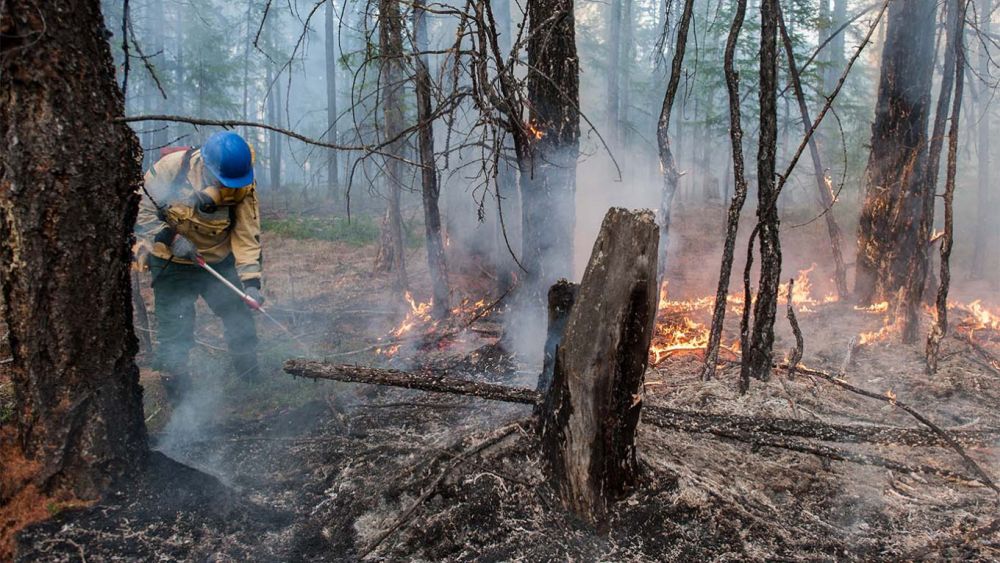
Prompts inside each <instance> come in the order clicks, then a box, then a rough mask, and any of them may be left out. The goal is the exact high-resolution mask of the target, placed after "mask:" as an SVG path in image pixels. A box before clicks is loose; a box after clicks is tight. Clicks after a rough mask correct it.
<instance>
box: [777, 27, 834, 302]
mask: <svg viewBox="0 0 1000 563" xmlns="http://www.w3.org/2000/svg"><path fill="white" fill-rule="evenodd" d="M779 10H780V8H779ZM778 18H779V24H780V28H781V40H782V42H783V43H784V45H785V55H786V56H787V58H788V73H789V76H790V78H791V81H792V87H793V89H794V90H795V98H796V100H797V101H798V104H799V114H800V116H801V117H802V127H803V129H804V132H805V134H806V135H809V129H810V128H811V127H812V119H811V118H810V117H809V108H808V107H807V106H806V98H805V94H804V93H803V91H802V81H801V79H800V77H799V71H798V66H797V65H796V63H795V51H794V49H793V48H792V39H791V37H789V35H788V30H787V29H786V28H785V19H784V17H783V16H782V15H781V13H780V11H779V14H778ZM809 155H810V156H811V157H812V163H813V175H814V176H815V177H816V190H817V192H818V193H819V200H820V204H821V205H822V206H823V210H824V211H825V213H824V214H823V217H824V219H825V220H826V230H827V233H828V234H829V235H830V254H831V255H832V256H833V268H834V274H833V279H834V282H835V283H836V285H837V296H838V297H839V298H840V299H841V300H846V299H847V297H848V291H847V270H846V268H845V267H844V255H843V252H841V249H840V242H841V234H840V226H839V225H838V224H837V219H836V217H834V214H833V209H832V208H833V193H832V192H831V190H830V184H829V182H828V181H827V179H826V172H825V171H824V169H823V162H822V159H821V158H820V154H819V147H818V146H817V145H816V140H815V138H814V137H810V138H809Z"/></svg>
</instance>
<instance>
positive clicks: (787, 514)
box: [18, 217, 1000, 561]
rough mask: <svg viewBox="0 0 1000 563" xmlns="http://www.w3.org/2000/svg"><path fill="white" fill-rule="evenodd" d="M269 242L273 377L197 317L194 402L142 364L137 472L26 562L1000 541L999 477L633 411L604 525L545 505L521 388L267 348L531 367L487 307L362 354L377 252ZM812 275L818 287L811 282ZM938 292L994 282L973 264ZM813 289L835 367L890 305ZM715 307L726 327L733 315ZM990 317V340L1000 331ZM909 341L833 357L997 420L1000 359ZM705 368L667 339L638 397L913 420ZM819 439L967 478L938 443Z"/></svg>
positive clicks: (695, 291) (882, 547)
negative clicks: (232, 361) (443, 390)
mask: <svg viewBox="0 0 1000 563" xmlns="http://www.w3.org/2000/svg"><path fill="white" fill-rule="evenodd" d="M698 219H699V218H698V217H687V218H685V217H682V218H681V220H680V221H679V227H678V228H677V229H676V230H675V232H678V233H694V234H697V229H694V228H687V229H686V228H684V225H685V220H686V221H688V223H687V225H688V227H691V224H692V222H697V220H698ZM820 232H821V231H820ZM694 234H692V235H690V236H688V237H687V238H685V237H684V236H683V235H682V236H681V237H680V240H679V241H678V242H677V243H676V248H675V251H676V252H675V254H676V255H677V256H678V258H677V263H678V264H682V265H683V264H686V265H690V267H687V268H678V272H679V273H678V274H677V275H675V276H674V277H673V278H672V279H671V288H672V289H671V291H672V298H682V297H696V296H702V295H706V294H709V293H711V291H712V288H711V284H712V283H713V282H712V281H711V280H712V279H713V276H714V274H712V273H711V269H712V268H715V267H717V266H715V265H714V263H715V257H716V256H717V253H716V252H714V251H713V249H712V248H710V247H706V246H705V243H704V239H705V237H701V236H694ZM806 235H808V236H806ZM810 237H812V238H810ZM799 239H800V240H799V241H798V242H799V245H796V246H793V247H792V248H786V264H788V267H787V271H794V270H795V269H799V268H806V267H808V266H809V265H810V262H812V261H816V260H817V257H816V256H817V255H822V251H821V249H822V248H825V247H824V246H822V238H821V237H820V236H819V235H812V234H809V233H806V234H805V235H802V236H800V237H799ZM265 242H266V244H267V245H268V249H269V264H268V275H269V280H270V284H269V288H268V291H269V294H270V301H271V306H272V310H273V311H274V313H275V315H276V316H277V317H278V319H279V320H280V321H281V322H283V323H284V324H286V325H287V326H288V327H289V329H290V331H291V332H292V333H294V334H295V335H296V338H297V340H293V339H291V338H290V337H289V336H287V334H285V333H284V332H282V331H280V330H277V329H275V328H273V327H270V326H268V325H267V324H265V321H264V320H263V319H261V320H259V321H258V322H259V323H260V324H259V325H258V328H259V330H260V331H261V333H262V335H263V343H262V349H261V358H262V363H263V365H264V367H265V371H266V372H267V373H268V377H267V379H266V380H265V381H263V382H261V383H260V384H258V385H256V386H252V387H248V386H246V385H244V384H241V383H239V382H236V381H232V380H231V379H230V378H229V376H228V374H227V370H226V367H225V366H226V362H225V354H224V353H223V352H221V351H220V350H218V348H219V347H220V346H223V344H222V339H221V338H220V337H219V336H218V334H219V333H218V328H219V325H218V322H217V321H215V320H214V319H209V318H208V317H206V318H205V319H204V320H202V321H201V322H200V323H199V326H200V328H199V340H200V341H201V345H200V346H199V349H198V350H196V351H195V352H194V362H195V364H194V365H198V366H201V369H202V372H203V373H201V374H200V375H201V377H200V378H199V382H198V385H197V388H196V390H195V394H194V397H193V398H192V400H191V401H189V402H188V403H186V404H183V405H180V406H179V407H178V408H177V409H175V410H173V411H172V410H171V409H170V407H168V406H167V405H166V404H165V403H164V401H163V397H162V392H161V390H160V388H159V384H158V381H157V374H155V373H153V372H150V371H148V370H144V371H143V382H144V384H145V386H146V391H147V399H146V400H147V405H146V408H147V416H148V418H149V421H148V424H149V426H150V432H151V441H152V443H153V446H154V448H155V449H156V450H157V453H154V454H152V456H151V458H150V464H149V468H148V469H147V470H146V472H144V473H143V474H141V475H139V476H136V477H135V478H134V479H133V480H131V481H130V482H128V483H125V484H123V485H122V486H121V487H120V489H119V490H118V491H115V492H113V493H111V494H109V495H108V496H107V497H106V498H105V499H103V500H102V501H101V502H100V503H98V504H96V505H94V506H92V507H89V508H83V509H73V510H64V511H62V512H59V513H58V514H57V515H55V517H53V518H52V519H50V520H48V521H47V522H44V523H42V524H39V525H35V526H33V527H31V528H29V529H27V530H26V531H24V532H23V533H22V534H21V535H20V537H19V547H18V558H19V560H22V561H34V560H47V561H49V560H51V561H78V560H81V559H82V558H84V557H85V558H86V560H88V561H105V560H135V559H142V560H154V559H156V560H218V561H228V560H240V561H242V560H260V561H271V560H303V561H329V560H345V561H350V560H357V559H359V558H361V557H363V556H365V555H368V556H369V557H370V558H372V559H386V560H401V559H425V560H554V559H571V560H696V559H697V560H702V559H711V560H764V559H769V560H773V559H778V560H814V559H820V560H831V559H875V558H885V559H900V558H907V559H913V558H947V559H970V560H994V559H996V558H997V557H1000V536H998V534H997V532H996V530H992V531H988V532H983V531H982V530H983V528H984V526H987V525H989V524H990V523H992V522H993V519H994V518H995V515H996V512H997V500H996V496H995V495H994V494H993V493H992V492H991V491H990V490H989V489H988V488H986V487H985V486H983V485H982V484H981V483H977V482H976V481H974V480H973V479H972V478H954V477H941V476H939V475H937V474H933V473H910V472H906V471H893V470H888V469H885V468H882V467H877V466H872V465H868V464H858V463H850V462H843V461H831V460H829V459H827V458H825V457H820V456H817V455H812V454H802V453H797V452H791V451H788V450H785V449H778V448H774V447H766V446H760V445H751V444H748V443H745V442H742V441H735V440H726V439H721V438H718V437H715V436H712V435H707V434H696V433H688V432H679V431H671V430H665V429H660V428H656V427H652V426H647V425H642V426H640V432H639V437H638V449H639V453H640V458H641V460H642V465H643V468H644V477H643V482H642V484H641V486H640V487H639V488H638V489H637V490H636V491H635V492H634V494H632V495H631V496H630V497H629V498H628V499H626V500H624V501H622V502H620V503H619V504H617V505H616V506H615V507H614V509H613V511H612V514H611V521H610V523H609V526H608V528H607V530H603V531H596V530H593V529H591V528H590V527H588V526H587V525H585V524H583V523H582V522H579V521H577V520H575V519H574V518H573V517H572V516H570V515H568V514H567V513H565V512H564V511H563V510H561V509H560V507H559V503H558V500H557V499H556V498H555V496H554V493H553V491H552V490H551V488H550V487H549V486H548V485H547V483H546V481H545V478H544V476H543V473H542V466H541V460H540V459H539V457H538V455H537V453H536V452H537V447H536V444H535V442H534V438H533V434H532V430H531V427H530V423H529V422H527V417H529V416H530V414H531V413H530V408H528V407H524V406H515V405H505V404H497V403H489V402H486V401H480V400H477V399H470V398H462V397H452V396H443V395H434V394H428V393H421V392H413V391H405V390H398V389H381V388H373V387H370V386H364V385H349V384H337V383H332V382H312V381H303V380H292V379H291V378H289V377H288V376H287V375H284V374H283V373H282V372H281V371H280V362H281V361H282V360H283V359H284V358H287V357H291V356H299V355H308V356H314V357H326V358H327V359H329V360H330V361H337V362H357V363H359V364H369V363H380V364H390V365H393V364H394V365H400V366H402V367H409V368H412V367H414V365H416V364H428V365H433V366H435V367H437V368H442V367H447V368H448V369H449V370H450V371H451V372H452V373H453V374H455V375H461V376H464V377H475V378H483V379H489V380H491V381H497V382H503V383H508V384H511V385H533V383H534V381H533V374H534V368H532V367H531V366H528V365H525V364H523V363H521V362H518V361H516V359H514V360H512V359H510V358H505V357H498V356H496V355H495V354H492V353H488V351H489V350H491V349H490V348H486V349H482V350H479V346H481V345H483V344H488V343H490V342H491V337H490V336H489V335H491V334H493V333H494V332H495V331H493V330H492V329H491V328H490V326H489V323H477V326H485V327H486V328H484V329H481V330H479V331H478V332H475V333H472V332H467V333H463V335H462V337H461V338H458V339H456V340H455V341H453V342H450V343H449V345H448V346H435V347H432V348H431V349H417V348H412V347H411V348H404V349H402V350H400V351H399V352H398V353H397V355H396V357H395V358H386V357H385V356H380V355H378V354H375V353H374V351H373V350H370V349H368V348H370V347H371V345H372V343H373V342H375V339H376V338H377V337H378V336H379V335H384V334H386V333H388V331H389V330H390V329H391V328H392V326H394V325H395V324H396V323H397V322H398V321H399V319H400V317H399V315H398V313H397V312H395V311H393V310H391V309H392V308H391V307H389V306H388V305H387V304H388V303H390V302H392V301H393V300H391V299H388V293H387V291H388V290H387V285H388V284H387V280H382V279H377V278H376V279H372V278H371V276H370V275H369V274H368V271H369V266H370V264H371V259H372V258H373V251H372V249H371V248H368V247H350V246H346V245H342V244H338V243H326V242H319V241H308V242H301V241H293V240H289V239H279V238H276V237H270V238H269V239H268V240H267V241H265ZM790 246H791V245H790ZM706 255H707V256H712V260H711V261H710V262H712V265H711V266H710V267H700V266H699V267H695V266H696V265H698V264H701V263H704V262H709V261H707V260H704V259H703V258H702V257H703V256H706ZM418 262H419V258H418V257H417V255H415V257H414V259H413V260H412V261H411V264H414V268H412V270H411V274H412V275H413V276H414V278H415V279H416V280H417V282H416V284H415V286H416V287H415V289H414V293H415V294H416V295H417V296H421V295H427V294H428V293H429V292H428V291H427V287H426V279H425V278H426V272H425V271H421V269H420V267H419V266H416V264H417V263H418ZM472 270H476V271H478V268H470V272H466V273H465V274H466V277H467V278H468V279H467V280H463V278H462V277H461V276H462V274H461V273H458V274H456V279H458V280H460V281H459V282H458V283H459V284H461V285H460V287H463V288H468V291H469V294H470V295H476V296H482V295H486V293H485V292H486V291H487V289H488V285H487V284H488V280H486V281H482V280H480V281H477V280H478V279H479V277H480V276H478V275H476V272H473V271H472ZM821 271H822V266H821V267H820V269H819V270H818V273H817V276H816V278H817V279H816V282H817V283H816V285H817V286H819V285H821V283H820V282H822V277H823V275H822V274H820V273H819V272H821ZM310 279H323V280H329V283H323V284H316V283H310V282H309V280H310ZM675 289H676V295H673V292H674V290H675ZM824 289H825V288H823V287H817V288H816V293H817V295H823V293H824ZM477 292H478V293H477ZM955 294H956V296H957V297H958V298H960V299H966V298H967V299H971V298H974V297H983V298H987V299H989V298H990V297H995V294H993V293H990V292H988V291H987V290H984V289H983V288H982V287H979V286H972V285H967V286H963V287H961V288H958V289H957V290H956V292H955ZM811 308H812V309H814V310H815V312H811V313H810V312H801V313H800V314H799V321H800V323H801V325H802V328H803V331H804V332H805V340H806V347H805V358H804V363H806V364H807V365H810V366H812V367H816V368H820V369H826V370H829V371H837V370H838V369H839V368H840V365H841V363H842V361H843V358H844V355H845V351H846V348H847V343H848V342H849V340H850V339H851V337H852V336H855V335H857V334H858V333H860V332H865V331H873V330H877V329H879V328H880V327H881V326H882V322H883V321H882V316H881V315H879V314H874V313H870V312H864V311H857V310H855V309H854V308H853V307H851V306H850V305H848V304H841V303H830V304H823V305H817V306H815V307H811ZM782 312H783V310H782ZM956 315H957V316H958V317H959V318H961V317H960V314H959V313H956ZM729 318H730V320H731V321H733V320H734V315H733V314H730V315H729ZM699 320H700V321H703V320H704V319H699ZM956 320H957V319H956ZM779 325H780V327H779V334H778V343H777V344H776V350H777V351H778V353H779V355H780V354H781V353H782V352H783V351H784V350H787V349H788V348H789V347H790V345H791V342H792V339H791V335H790V332H789V331H788V328H787V326H786V325H787V323H785V322H784V321H783V320H782V321H781V322H779ZM727 328H728V330H729V335H728V336H727V339H728V338H731V337H732V336H733V334H734V333H735V328H736V327H735V324H731V323H727ZM484 335H486V336H484ZM988 336H989V335H988V334H987V335H985V336H983V338H984V340H983V341H984V342H985V345H986V346H987V347H988V348H989V349H991V350H993V351H994V352H997V351H1000V347H994V345H993V344H991V343H990V342H989V340H988ZM476 350H479V352H478V353H473V354H470V352H475V351H476ZM920 358H921V356H920V347H918V346H914V347H909V346H903V345H900V344H885V343H878V344H872V345H868V346H864V347H862V348H859V349H858V351H857V353H856V357H855V362H854V364H853V366H852V367H851V368H850V369H849V370H848V372H847V373H846V374H845V375H844V378H845V379H846V380H847V381H849V382H851V383H853V384H855V385H857V386H859V387H863V388H865V389H869V390H872V391H875V392H878V393H884V392H887V391H891V392H892V393H894V394H895V396H897V397H898V399H899V400H900V401H905V402H907V403H909V404H911V405H913V406H914V407H916V408H917V409H919V410H920V411H921V412H923V413H924V414H926V415H927V416H928V417H929V418H930V419H932V420H934V421H936V422H937V423H938V424H940V425H941V426H944V427H946V428H953V429H957V428H962V429H996V428H1000V414H998V412H997V407H998V406H1000V386H998V383H1000V376H998V375H997V374H996V373H995V372H994V371H992V370H990V369H989V368H988V367H984V365H983V362H982V360H981V359H980V360H979V361H978V362H977V361H976V357H975V356H974V354H973V353H972V352H971V351H970V349H969V347H968V345H967V344H964V343H963V342H961V341H960V340H959V339H956V338H951V339H949V340H947V341H946V345H945V350H944V360H943V361H942V366H941V370H940V371H939V373H938V375H937V376H936V377H934V378H929V377H927V376H926V375H925V373H924V371H923V364H922V361H921V359H920ZM699 368H700V361H699V357H698V356H697V355H696V354H675V355H672V356H670V357H668V358H667V359H666V360H665V361H663V362H662V363H660V364H659V365H658V366H656V367H655V368H651V369H650V370H649V372H648V373H647V382H646V392H647V396H646V401H647V404H659V405H669V406H673V407H680V408H685V409H690V410H697V411H705V412H716V413H732V414H752V415H762V416H765V415H766V416H780V417H786V418H800V419H807V420H818V421H822V422H827V423H852V424H871V423H877V424H883V425H893V426H900V427H915V426H917V424H916V423H915V421H914V420H913V419H912V418H911V417H909V415H907V414H905V413H903V412H901V411H900V410H899V409H897V408H894V407H893V406H892V405H889V404H887V403H883V402H879V401H874V400H871V399H867V398H864V397H860V396H857V395H854V394H851V393H848V392H846V391H844V390H842V389H840V388H838V387H835V386H832V385H830V384H829V383H826V382H817V381H815V380H813V379H811V378H808V377H805V376H802V375H799V376H796V377H794V378H792V379H789V378H787V377H786V376H785V374H784V373H781V372H779V373H778V374H777V375H776V377H774V378H772V379H771V380H770V381H768V382H754V384H753V385H752V387H751V390H750V392H749V393H748V394H747V395H746V396H742V397H741V396H739V395H738V394H737V393H736V391H735V380H736V369H737V368H736V367H735V366H731V367H727V368H725V369H723V370H721V371H720V374H719V378H718V379H716V380H714V381H711V382H708V383H703V382H701V381H700V379H699V376H698V373H699ZM497 429H504V430H505V432H507V434H506V435H505V437H504V438H503V439H501V440H499V441H497V442H496V443H492V445H490V446H489V447H486V448H484V449H482V450H481V451H476V452H473V450H475V449H476V448H477V447H478V446H479V445H481V444H482V443H483V441H485V440H489V439H491V438H494V437H495V434H494V433H495V431H496V430H497ZM826 445H833V446H836V447H837V448H839V449H841V450H844V451H850V452H857V453H865V454H870V455H877V456H881V457H884V458H887V459H891V460H895V461H898V462H901V463H907V464H913V465H916V464H923V465H929V466H932V467H935V468H940V469H948V470H951V471H953V472H957V473H961V474H963V475H970V472H969V471H968V470H967V468H966V467H965V466H963V465H962V463H961V461H960V460H959V459H958V457H957V456H956V455H955V454H954V453H953V452H952V451H950V450H948V449H946V448H939V447H913V446H902V445H881V446H874V445H865V444H847V445H845V444H826ZM996 446H997V444H986V445H980V446H975V447H969V448H968V449H969V453H970V455H972V456H973V457H974V458H975V459H976V460H977V461H978V462H979V463H980V464H981V465H982V466H983V467H984V468H985V469H986V470H987V471H988V472H989V473H990V475H992V476H993V478H994V479H997V478H1000V463H998V461H1000V460H998V457H997V454H998V449H997V447H996ZM167 456H169V458H168V457H167ZM195 469H197V471H196V470H195ZM386 531H391V533H388V534H386V533H385V532H386ZM382 536H385V537H384V538H383V537H382ZM376 544H377V547H375V548H374V549H373V546H375V545H376Z"/></svg>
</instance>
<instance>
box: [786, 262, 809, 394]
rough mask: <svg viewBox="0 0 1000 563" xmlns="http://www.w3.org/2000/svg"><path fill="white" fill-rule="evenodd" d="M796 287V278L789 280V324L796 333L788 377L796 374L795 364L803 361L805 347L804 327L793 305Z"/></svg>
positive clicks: (789, 361)
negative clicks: (802, 327)
mask: <svg viewBox="0 0 1000 563" xmlns="http://www.w3.org/2000/svg"><path fill="white" fill-rule="evenodd" d="M794 288H795V278H792V279H790V280H788V324H790V325H792V332H793V333H794V334H795V348H794V349H793V350H792V354H791V356H790V359H789V360H788V365H790V366H792V367H790V368H789V369H788V377H789V378H791V377H793V376H794V375H795V366H797V365H799V362H800V361H802V353H803V349H804V348H805V339H803V338H802V329H800V328H799V321H798V320H797V319H796V318H795V307H793V306H792V290H793V289H794Z"/></svg>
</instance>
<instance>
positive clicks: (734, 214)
mask: <svg viewBox="0 0 1000 563" xmlns="http://www.w3.org/2000/svg"><path fill="white" fill-rule="evenodd" d="M746 11H747V2H746V0H737V2H736V12H735V14H734V15H733V24H732V26H731V27H730V28H729V37H728V39H727V40H726V52H725V55H724V57H723V67H724V69H725V75H726V90H727V92H728V95H729V140H730V150H731V152H732V158H733V178H734V182H735V188H734V189H735V192H734V194H733V200H732V201H731V202H730V203H729V212H728V214H727V216H726V240H725V242H724V243H723V250H722V266H721V268H720V271H719V284H718V286H717V288H716V290H715V304H714V306H713V308H712V327H711V330H710V332H709V336H708V347H707V348H706V349H705V367H704V368H703V371H702V378H703V379H705V380H709V379H712V378H713V377H715V368H716V365H715V364H716V362H717V361H718V359H719V345H720V343H721V342H722V328H723V323H724V322H725V319H726V297H728V296H729V280H730V277H731V276H732V273H733V254H734V253H735V251H736V234H737V232H738V231H739V227H740V213H741V212H742V211H743V204H744V203H745V202H746V199H747V179H746V175H745V167H744V162H743V125H742V123H741V121H742V118H741V116H740V76H739V73H737V71H736V64H735V59H736V47H737V42H738V41H739V37H740V31H741V30H742V29H743V20H744V18H745V17H746ZM727 191H728V189H727Z"/></svg>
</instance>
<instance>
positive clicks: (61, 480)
mask: <svg viewBox="0 0 1000 563" xmlns="http://www.w3.org/2000/svg"><path fill="white" fill-rule="evenodd" d="M0 10H2V12H0V17H2V20H3V22H4V25H3V33H4V40H3V41H4V46H3V50H2V54H0V138H2V139H3V147H4V149H3V150H2V151H0V241H2V244H0V290H2V295H3V298H2V299H0V316H2V320H3V321H4V322H5V323H6V324H7V327H8V329H9V330H10V336H9V339H10V347H11V352H12V354H13V360H14V361H13V364H12V365H11V369H10V372H11V374H12V377H13V383H14V392H15V403H16V408H15V413H16V414H15V417H16V419H15V421H16V428H17V441H18V445H19V446H20V448H21V450H22V451H23V453H24V454H25V455H26V456H27V457H29V458H32V459H34V460H37V461H38V462H40V464H41V472H40V474H39V475H38V476H37V479H36V483H38V484H39V485H40V486H41V487H42V488H43V489H46V490H54V489H57V488H60V489H61V488H65V489H68V490H70V491H72V492H73V493H75V494H77V495H80V496H83V497H94V496H96V495H98V494H100V492H101V491H102V490H104V489H105V488H106V487H107V486H108V485H109V484H110V482H111V481H113V480H114V479H115V478H116V477H119V476H121V475H122V474H123V473H125V472H127V471H129V470H130V469H132V468H134V467H136V466H137V465H139V464H140V463H141V462H142V460H143V459H144V457H145V453H146V430H145V426H144V425H143V416H142V390H141V388H140V387H139V370H138V368H137V367H136V365H135V362H134V356H135V353H136V349H137V341H136V337H135V333H134V331H133V329H132V302H131V297H130V281H129V263H130V262H131V255H132V253H131V242H132V225H133V223H134V222H135V217H136V212H137V209H138V202H139V199H138V195H137V190H138V187H139V183H140V182H141V180H142V178H141V168H140V165H141V159H142V155H141V153H140V149H139V145H138V141H137V139H136V137H135V134H134V133H133V132H132V130H131V129H130V128H129V127H128V126H127V125H126V124H124V123H121V122H115V121H114V119H115V118H118V117H121V116H122V115H123V112H124V103H123V99H122V94H121V92H120V91H119V89H118V86H117V85H116V84H115V73H114V67H113V63H112V59H111V52H110V50H109V48H108V45H107V42H106V40H105V35H104V34H105V33H106V29H105V27H104V22H103V19H102V16H101V12H100V3H99V2H97V0H90V1H87V0H63V1H59V2H53V1H31V0H15V1H10V2H5V3H4V4H3V7H2V8H0ZM66 77H72V78H73V79H72V80H67V79H66ZM95 146H99V147H101V150H92V149H93V147H95ZM0 500H3V499H0ZM0 504H2V502H0Z"/></svg>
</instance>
